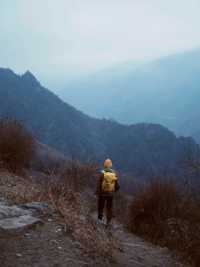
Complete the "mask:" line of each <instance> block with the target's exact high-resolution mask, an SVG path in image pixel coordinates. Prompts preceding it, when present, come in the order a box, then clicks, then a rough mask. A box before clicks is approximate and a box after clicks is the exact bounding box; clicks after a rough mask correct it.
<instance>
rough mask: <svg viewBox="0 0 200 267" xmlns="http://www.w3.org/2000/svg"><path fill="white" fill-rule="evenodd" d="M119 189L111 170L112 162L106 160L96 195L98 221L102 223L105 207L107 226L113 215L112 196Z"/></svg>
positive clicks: (116, 179) (113, 172) (114, 174)
mask: <svg viewBox="0 0 200 267" xmlns="http://www.w3.org/2000/svg"><path fill="white" fill-rule="evenodd" d="M119 187H120V186H119V181H118V178H117V175H116V173H115V171H114V170H113V169H112V161H111V160H110V159H106V160H105V162H104V168H103V170H102V171H101V173H100V177H99V181H98V184H97V192H96V193H97V195H98V219H99V220H100V221H102V219H103V211H104V207H106V219H107V225H109V224H110V221H111V219H112V215H113V214H112V210H113V196H114V194H115V192H117V191H118V190H119Z"/></svg>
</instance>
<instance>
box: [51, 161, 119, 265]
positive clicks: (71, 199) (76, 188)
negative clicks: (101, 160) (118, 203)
mask: <svg viewBox="0 0 200 267" xmlns="http://www.w3.org/2000/svg"><path fill="white" fill-rule="evenodd" d="M95 171H96V167H95V166H83V165H81V164H80V163H77V162H73V164H72V165H70V164H69V163H68V164H67V165H66V166H65V169H64V171H63V172H62V173H61V178H62V179H60V180H59V182H58V181H56V182H55V179H53V180H54V182H51V183H50V184H49V187H48V197H49V199H50V200H51V203H52V204H53V206H54V208H55V209H56V210H57V211H58V212H59V213H60V215H61V216H62V217H63V218H64V221H65V223H66V230H67V231H69V232H70V233H71V235H72V237H73V238H74V239H75V240H76V241H78V242H79V243H80V246H81V247H82V249H83V251H84V253H86V254H88V255H89V256H90V257H94V258H97V257H101V258H104V260H105V261H110V260H112V259H113V252H114V250H115V249H116V247H117V242H116V240H115V239H114V238H113V236H112V235H111V234H110V235H108V232H107V230H105V228H104V227H103V226H100V225H97V224H96V222H95V221H94V220H93V219H92V217H91V214H90V207H91V205H92V203H90V202H91V200H90V202H89V201H88V199H87V198H84V197H83V194H81V193H80V192H82V191H83V190H84V188H88V187H89V185H90V186H92V184H93V178H94V177H93V178H92V179H91V180H90V177H92V176H93V175H95Z"/></svg>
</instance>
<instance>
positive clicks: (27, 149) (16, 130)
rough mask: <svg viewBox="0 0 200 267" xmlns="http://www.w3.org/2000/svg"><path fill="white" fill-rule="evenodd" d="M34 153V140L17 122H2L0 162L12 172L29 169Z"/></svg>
mask: <svg viewBox="0 0 200 267" xmlns="http://www.w3.org/2000/svg"><path fill="white" fill-rule="evenodd" d="M33 153H34V139H33V137H32V136H31V134H30V133H29V132H28V131H27V130H26V129H25V127H24V126H23V125H22V124H21V123H20V122H17V121H15V120H8V119H6V120H0V161H1V163H2V165H3V166H4V167H5V168H7V169H9V170H10V171H12V172H17V171H21V170H22V169H23V168H25V167H29V164H30V162H31V159H32V156H33Z"/></svg>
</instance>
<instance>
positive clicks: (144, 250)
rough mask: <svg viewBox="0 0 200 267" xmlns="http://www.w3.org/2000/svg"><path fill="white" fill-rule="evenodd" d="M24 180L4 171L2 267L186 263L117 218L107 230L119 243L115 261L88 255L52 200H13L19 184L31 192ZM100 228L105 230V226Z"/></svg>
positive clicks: (167, 266) (0, 180)
mask: <svg viewBox="0 0 200 267" xmlns="http://www.w3.org/2000/svg"><path fill="white" fill-rule="evenodd" d="M20 179H21V178H19V177H14V176H13V177H11V176H10V175H9V174H6V173H3V174H1V176H0V197H1V200H0V251H1V254H0V266H4V267H66V266H67V267H71V266H72V267H76V266H77V267H78V266H91V267H93V266H104V267H105V266H111V267H115V266H116V267H117V266H122V267H156V266H157V267H159V266H164V267H181V266H186V265H183V264H181V263H180V262H178V261H177V260H176V259H175V257H173V255H172V254H171V253H170V252H169V251H168V250H167V249H166V248H160V247H156V246H153V245H151V244H149V243H147V242H144V241H143V240H142V239H140V238H138V237H136V236H134V235H132V234H130V233H128V232H127V231H126V230H125V229H124V228H123V227H122V226H121V225H119V224H117V223H114V225H113V227H112V228H111V229H109V230H106V231H107V234H108V235H109V234H112V235H114V236H115V237H116V239H117V240H118V243H119V245H118V246H117V248H116V250H115V253H114V257H113V261H112V262H109V263H107V262H106V260H105V259H102V260H101V259H95V258H93V257H92V255H90V256H88V255H86V254H85V252H84V249H83V246H82V244H81V243H80V242H77V241H76V240H74V239H73V238H72V236H71V233H70V229H67V227H66V225H65V224H64V222H63V220H62V218H61V217H60V215H59V214H57V212H56V211H55V210H54V209H52V208H51V207H50V206H49V205H48V204H46V203H43V204H42V203H37V202H36V203H29V204H28V205H27V204H26V205H22V203H21V202H23V201H22V198H18V203H16V201H14V196H13V194H16V188H17V189H19V188H20V190H21V191H20V192H18V193H19V195H20V193H21V194H22V195H23V194H24V192H23V190H25V191H26V192H27V194H28V192H29V193H30V190H28V191H27V187H28V186H29V187H30V184H29V183H27V185H26V186H24V183H22V184H21V185H20V181H21V180H20ZM29 189H30V188H29ZM24 216H25V217H24ZM6 220H7V221H6ZM94 220H95V219H94ZM98 227H100V228H101V229H103V228H104V225H99V226H98ZM91 245H92V244H91Z"/></svg>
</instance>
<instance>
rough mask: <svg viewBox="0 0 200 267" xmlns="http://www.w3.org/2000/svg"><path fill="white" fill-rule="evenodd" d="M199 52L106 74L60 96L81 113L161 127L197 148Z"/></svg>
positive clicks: (199, 128) (73, 86)
mask: <svg viewBox="0 0 200 267" xmlns="http://www.w3.org/2000/svg"><path fill="white" fill-rule="evenodd" d="M199 74H200V49H196V50H192V51H189V52H185V53H180V54H175V55H173V56H169V57H164V58H161V59H158V60H155V61H151V62H148V63H146V64H141V65H135V64H134V63H133V64H132V63H131V62H130V63H127V64H125V65H118V66H116V67H115V68H113V69H105V70H104V71H101V72H99V73H97V74H95V75H91V76H90V77H87V78H85V79H82V80H81V81H78V82H74V83H72V84H68V85H67V86H66V88H64V89H63V90H61V91H60V95H61V96H62V98H63V99H65V100H67V101H68V102H69V103H71V104H73V105H74V106H76V107H78V108H79V109H81V110H83V111H84V112H86V113H88V114H90V115H94V116H96V117H99V118H102V117H105V118H113V119H115V120H118V121H120V122H123V123H128V124H132V123H138V122H152V123H160V124H162V125H164V126H166V127H168V128H169V129H171V130H173V131H175V132H176V133H177V134H178V135H185V136H193V137H194V138H196V140H197V141H199V142H200V124H199V116H200V105H199V99H200V75H199Z"/></svg>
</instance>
